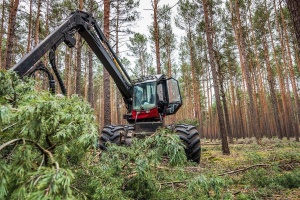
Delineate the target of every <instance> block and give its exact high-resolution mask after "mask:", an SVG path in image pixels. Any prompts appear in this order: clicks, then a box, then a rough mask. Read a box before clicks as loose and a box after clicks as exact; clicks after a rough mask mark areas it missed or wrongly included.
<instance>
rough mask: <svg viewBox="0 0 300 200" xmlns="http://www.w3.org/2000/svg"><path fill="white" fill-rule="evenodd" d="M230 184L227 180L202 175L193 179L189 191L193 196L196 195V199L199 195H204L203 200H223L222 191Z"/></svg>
mask: <svg viewBox="0 0 300 200" xmlns="http://www.w3.org/2000/svg"><path fill="white" fill-rule="evenodd" d="M227 185H228V183H227V182H226V181H225V179H223V178H220V177H210V178H208V177H206V176H204V175H201V176H199V177H196V178H194V179H192V180H191V181H190V182H189V184H188V190H189V192H190V193H191V194H194V195H195V196H194V198H196V196H197V195H199V194H202V195H204V196H203V197H202V198H203V199H221V197H222V191H223V190H224V189H225V188H226V187H227Z"/></svg>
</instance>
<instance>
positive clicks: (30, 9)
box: [26, 0, 32, 53]
mask: <svg viewBox="0 0 300 200" xmlns="http://www.w3.org/2000/svg"><path fill="white" fill-rule="evenodd" d="M31 32H32V0H30V3H29V19H28V36H27V49H26V52H27V53H28V52H29V51H30V49H31Z"/></svg>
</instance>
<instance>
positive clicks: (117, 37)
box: [114, 1, 122, 124]
mask: <svg viewBox="0 0 300 200" xmlns="http://www.w3.org/2000/svg"><path fill="white" fill-rule="evenodd" d="M119 3H120V1H117V6H116V15H117V16H116V44H115V45H116V55H117V56H119V30H120V27H119V19H120V4H119ZM114 88H115V95H116V104H115V106H116V115H117V117H116V124H120V123H121V110H120V104H122V102H121V99H122V97H121V94H120V91H119V89H118V88H117V87H114Z"/></svg>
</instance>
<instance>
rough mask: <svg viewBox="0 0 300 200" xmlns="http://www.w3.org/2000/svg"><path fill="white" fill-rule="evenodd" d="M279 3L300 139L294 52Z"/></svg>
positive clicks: (299, 103)
mask: <svg viewBox="0 0 300 200" xmlns="http://www.w3.org/2000/svg"><path fill="white" fill-rule="evenodd" d="M279 5H280V15H281V19H282V25H283V34H284V37H285V45H286V48H287V56H288V66H289V72H290V80H291V83H292V90H293V93H294V98H295V100H294V101H295V104H296V115H297V118H298V119H297V120H295V121H296V126H295V129H296V130H295V136H296V140H297V141H299V130H298V126H297V124H300V100H299V95H298V91H297V86H296V81H295V72H294V68H293V61H292V54H291V50H290V45H289V40H288V34H287V30H286V25H285V19H284V16H283V12H282V7H281V2H280V4H279ZM282 48H284V47H282Z"/></svg>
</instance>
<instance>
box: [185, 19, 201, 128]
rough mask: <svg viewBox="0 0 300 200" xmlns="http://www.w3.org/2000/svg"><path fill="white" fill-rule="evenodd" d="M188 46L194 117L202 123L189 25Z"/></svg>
mask: <svg viewBox="0 0 300 200" xmlns="http://www.w3.org/2000/svg"><path fill="white" fill-rule="evenodd" d="M187 36H188V45H189V51H190V52H189V53H190V66H191V71H192V83H193V84H192V85H193V96H194V109H195V110H194V117H195V118H196V119H197V120H198V121H199V123H200V122H201V121H202V118H201V113H200V109H199V104H200V100H199V96H200V95H199V84H198V82H197V80H196V79H197V77H196V67H195V51H194V44H193V40H192V33H191V29H190V24H189V29H188V35H187Z"/></svg>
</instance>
